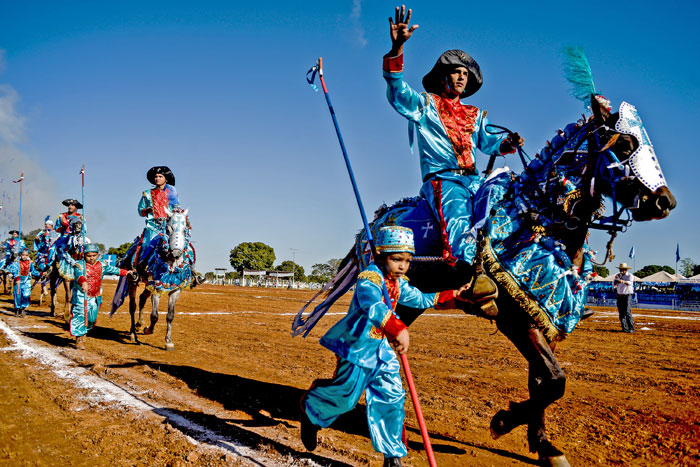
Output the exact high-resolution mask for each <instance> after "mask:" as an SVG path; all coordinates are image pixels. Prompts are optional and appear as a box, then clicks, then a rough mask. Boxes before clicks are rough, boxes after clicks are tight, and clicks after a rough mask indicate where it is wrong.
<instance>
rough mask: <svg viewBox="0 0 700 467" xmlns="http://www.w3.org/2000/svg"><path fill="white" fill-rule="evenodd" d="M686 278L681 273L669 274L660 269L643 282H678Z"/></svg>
mask: <svg viewBox="0 0 700 467" xmlns="http://www.w3.org/2000/svg"><path fill="white" fill-rule="evenodd" d="M681 279H685V277H683V276H682V275H681V274H669V273H668V272H666V271H658V272H655V273H654V274H651V275H650V276H647V277H645V278H644V279H642V282H678V281H679V280H681Z"/></svg>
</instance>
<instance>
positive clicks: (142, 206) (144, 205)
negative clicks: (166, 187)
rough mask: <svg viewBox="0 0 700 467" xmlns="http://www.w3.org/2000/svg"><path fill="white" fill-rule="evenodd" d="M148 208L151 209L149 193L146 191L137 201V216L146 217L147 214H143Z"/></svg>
mask: <svg viewBox="0 0 700 467" xmlns="http://www.w3.org/2000/svg"><path fill="white" fill-rule="evenodd" d="M150 207H151V198H150V191H148V190H146V191H144V192H143V195H141V199H140V200H139V205H138V211H139V216H141V217H146V216H147V215H148V213H145V212H144V211H145V210H146V209H148V208H150Z"/></svg>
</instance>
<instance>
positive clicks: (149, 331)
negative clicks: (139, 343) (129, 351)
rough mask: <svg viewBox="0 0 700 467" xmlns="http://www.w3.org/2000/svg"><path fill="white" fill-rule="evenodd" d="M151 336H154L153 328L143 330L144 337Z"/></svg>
mask: <svg viewBox="0 0 700 467" xmlns="http://www.w3.org/2000/svg"><path fill="white" fill-rule="evenodd" d="M151 334H153V328H152V327H150V326H149V327H147V328H145V329H144V330H143V335H144V336H150V335H151Z"/></svg>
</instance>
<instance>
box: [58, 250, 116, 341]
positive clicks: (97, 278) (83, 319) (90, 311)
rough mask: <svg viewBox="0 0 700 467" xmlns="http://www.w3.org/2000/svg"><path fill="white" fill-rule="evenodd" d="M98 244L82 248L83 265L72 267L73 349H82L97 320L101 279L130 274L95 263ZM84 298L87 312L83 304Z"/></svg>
mask: <svg viewBox="0 0 700 467" xmlns="http://www.w3.org/2000/svg"><path fill="white" fill-rule="evenodd" d="M98 256H99V252H98V248H97V245H96V244H94V243H90V244H88V245H86V246H85V263H83V262H76V263H75V265H74V267H73V277H75V281H74V282H73V296H72V298H71V319H70V334H71V336H74V337H75V338H76V339H75V347H76V348H77V349H80V350H82V349H84V348H85V343H84V336H85V334H87V332H88V331H89V330H90V329H92V326H93V325H94V324H95V321H97V313H98V311H99V309H100V305H102V278H103V277H104V276H105V275H114V276H125V275H126V274H127V273H128V272H129V271H127V270H126V269H120V268H118V267H115V266H110V265H108V264H106V263H104V262H102V261H98V260H97V258H98ZM86 298H87V310H85V302H86Z"/></svg>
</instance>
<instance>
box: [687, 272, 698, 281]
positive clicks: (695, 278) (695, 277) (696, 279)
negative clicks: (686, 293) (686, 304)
mask: <svg viewBox="0 0 700 467" xmlns="http://www.w3.org/2000/svg"><path fill="white" fill-rule="evenodd" d="M688 280H691V281H700V274H695V275H694V276H690V277H689V278H688Z"/></svg>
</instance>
